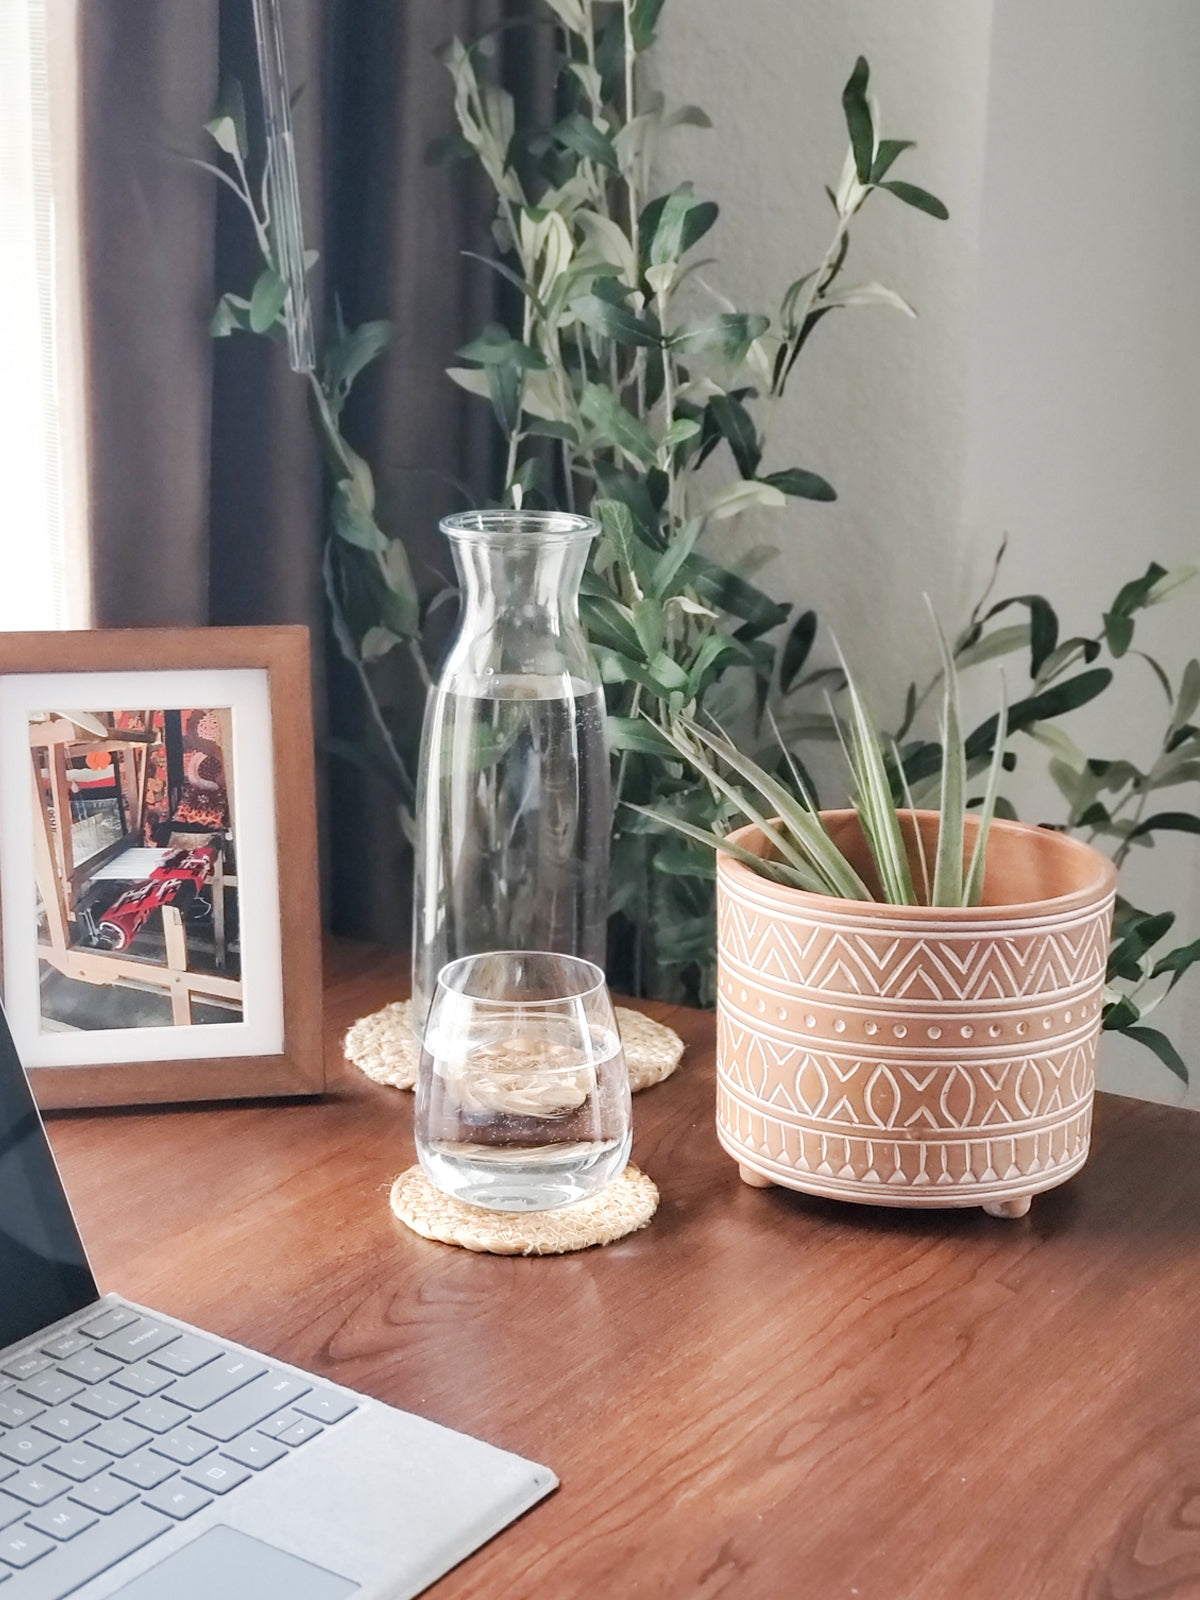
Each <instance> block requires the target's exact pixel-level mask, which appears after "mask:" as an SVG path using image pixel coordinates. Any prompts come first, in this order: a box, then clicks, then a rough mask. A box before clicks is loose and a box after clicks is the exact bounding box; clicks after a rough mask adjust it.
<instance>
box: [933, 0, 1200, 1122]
mask: <svg viewBox="0 0 1200 1600" xmlns="http://www.w3.org/2000/svg"><path fill="white" fill-rule="evenodd" d="M1198 71H1200V7H1198V6H1196V4H1195V3H1194V0H1143V3H1142V4H1141V5H1138V6H1126V5H1122V4H1120V3H1119V0H1056V3H1055V4H1054V5H1052V6H1047V5H1045V4H1044V3H1040V0H1005V3H1004V4H1003V5H1002V6H997V7H996V17H995V31H994V36H993V49H992V77H991V93H990V99H989V109H988V141H987V157H986V163H985V169H984V186H983V222H982V236H981V252H980V279H979V299H978V312H977V319H976V342H975V348H974V384H973V391H972V403H971V407H970V430H969V434H970V449H969V454H968V472H967V489H968V492H967V501H966V523H965V526H966V531H967V536H968V538H969V539H971V540H972V541H974V542H976V543H980V544H986V543H988V542H990V541H992V540H994V539H995V537H996V536H997V534H998V533H999V531H1000V530H1001V529H1008V530H1009V532H1010V533H1011V535H1012V540H1013V544H1012V570H1011V573H1010V578H1011V580H1012V586H1013V588H1014V589H1016V590H1018V591H1019V590H1020V589H1021V588H1024V587H1026V586H1034V585H1036V586H1037V587H1038V588H1039V589H1041V590H1043V591H1044V592H1045V593H1047V594H1048V595H1050V596H1052V597H1053V598H1054V599H1055V600H1056V603H1058V604H1059V605H1060V608H1061V612H1062V617H1063V623H1064V626H1065V627H1068V628H1070V630H1071V631H1072V632H1074V631H1077V630H1079V629H1081V628H1085V627H1086V628H1089V629H1092V628H1094V627H1095V626H1096V621H1097V619H1098V616H1099V614H1100V612H1101V611H1103V609H1104V608H1105V607H1106V606H1107V604H1108V603H1109V602H1110V601H1111V599H1112V598H1113V595H1114V594H1115V592H1116V589H1117V587H1118V585H1119V584H1120V583H1121V582H1122V581H1124V579H1126V578H1127V577H1132V576H1134V575H1135V574H1136V573H1137V572H1139V571H1141V570H1142V569H1143V568H1144V566H1145V564H1146V562H1147V561H1148V560H1150V559H1151V558H1152V557H1153V558H1156V559H1158V560H1159V561H1161V562H1163V563H1164V564H1166V565H1168V566H1169V565H1172V564H1174V563H1176V562H1180V561H1185V560H1187V559H1189V558H1195V557H1196V556H1197V555H1200V526H1198V518H1197V509H1198V507H1200V452H1198V451H1197V448H1196V437H1197V434H1198V433H1200V310H1198V309H1197V300H1196V293H1195V285H1194V279H1195V262H1196V257H1197V252H1198V250H1200V186H1198V185H1197V182H1196V173H1195V152H1196V150H1197V149H1200V96H1198V95H1197V93H1196V77H1197V72H1198ZM1138 643H1139V644H1141V645H1142V646H1143V647H1144V648H1146V649H1151V650H1153V651H1154V652H1155V653H1156V654H1157V653H1159V652H1161V654H1162V656H1163V659H1164V661H1166V662H1167V663H1168V664H1169V665H1170V666H1171V667H1172V668H1173V669H1177V668H1178V667H1179V666H1180V665H1182V663H1183V662H1184V661H1185V660H1186V659H1187V657H1188V655H1197V654H1200V598H1198V597H1197V595H1196V594H1192V593H1188V594H1187V595H1186V597H1184V598H1181V599H1180V600H1178V601H1177V602H1176V603H1175V604H1174V605H1173V606H1171V607H1170V608H1164V609H1162V610H1156V611H1154V612H1151V613H1150V614H1149V615H1148V617H1147V620H1146V623H1145V624H1144V626H1143V627H1142V628H1140V629H1139V638H1138ZM1164 706H1165V702H1164V701H1163V699H1162V696H1161V692H1160V691H1159V690H1158V689H1157V687H1156V685H1155V683H1154V680H1153V678H1152V677H1151V675H1150V673H1149V671H1148V669H1146V668H1145V667H1144V666H1143V665H1142V664H1141V663H1139V662H1138V661H1136V660H1130V661H1129V662H1128V666H1127V667H1126V668H1125V670H1124V671H1123V673H1122V678H1121V680H1120V681H1119V692H1118V691H1117V690H1114V691H1110V694H1109V696H1108V697H1106V700H1105V702H1104V710H1103V711H1102V712H1101V711H1099V710H1098V709H1097V710H1096V712H1095V714H1094V715H1092V716H1091V717H1090V719H1089V722H1088V726H1089V728H1090V731H1091V732H1092V735H1093V737H1092V739H1091V740H1090V741H1089V748H1090V749H1093V750H1094V751H1095V753H1098V754H1099V753H1104V754H1114V755H1115V754H1118V753H1120V754H1124V755H1128V756H1130V757H1131V758H1132V759H1134V760H1140V761H1142V762H1144V763H1145V764H1149V761H1150V760H1151V759H1152V757H1153V754H1154V749H1155V743H1156V735H1157V733H1158V732H1159V731H1160V730H1161V717H1162V710H1163V708H1164ZM1156 724H1157V726H1156ZM1161 800H1162V803H1161V805H1157V804H1156V805H1155V807H1154V809H1155V810H1177V809H1181V808H1182V807H1183V806H1187V807H1188V808H1189V809H1191V810H1193V811H1194V810H1196V808H1197V806H1196V802H1197V792H1196V786H1195V785H1194V784H1193V785H1191V786H1190V787H1189V788H1187V789H1173V790H1166V791H1164V792H1163V793H1162V796H1161ZM1198 844H1200V841H1198V840H1196V839H1195V838H1186V837H1182V838H1179V837H1177V838H1176V839H1174V840H1173V841H1172V840H1170V839H1169V838H1166V839H1164V840H1163V841H1161V842H1160V843H1159V844H1158V845H1156V847H1155V849H1154V850H1153V852H1145V851H1139V852H1138V853H1137V855H1136V856H1135V857H1134V858H1133V859H1132V860H1131V862H1130V864H1129V866H1128V867H1127V869H1126V872H1125V882H1124V892H1125V893H1126V894H1128V895H1130V897H1131V898H1133V899H1134V900H1135V901H1136V902H1137V903H1138V904H1142V905H1154V904H1155V900H1154V897H1155V896H1158V897H1160V898H1159V902H1158V905H1160V906H1165V905H1171V904H1173V905H1175V906H1176V907H1178V908H1180V909H1181V911H1182V912H1183V917H1182V919H1181V923H1180V928H1179V930H1177V931H1180V932H1182V934H1183V936H1184V937H1195V936H1196V934H1198V933H1200V915H1198V914H1197V911H1198V908H1200V850H1198V849H1197V845H1198ZM1192 978H1193V980H1194V981H1193V985H1192V988H1188V987H1185V988H1182V989H1180V990H1179V991H1177V993H1176V995H1175V996H1172V999H1171V1000H1170V1001H1169V1002H1168V1003H1167V1005H1165V1006H1164V1007H1163V1008H1162V1010H1161V1011H1160V1012H1159V1013H1158V1015H1157V1016H1156V1017H1155V1019H1154V1021H1155V1022H1156V1023H1157V1024H1159V1025H1161V1026H1163V1027H1165V1028H1166V1030H1167V1031H1168V1032H1169V1033H1170V1034H1171V1036H1172V1037H1173V1038H1174V1039H1175V1041H1176V1043H1177V1044H1178V1045H1179V1047H1180V1049H1181V1051H1182V1053H1183V1055H1184V1057H1185V1059H1186V1058H1188V1057H1189V1056H1191V1057H1192V1059H1193V1071H1192V1078H1193V1082H1192V1085H1191V1091H1190V1095H1189V1096H1188V1098H1189V1101H1190V1103H1191V1104H1194V1105H1197V1106H1200V1048H1197V1045H1198V1044H1200V994H1197V996H1196V998H1195V999H1193V998H1192V989H1195V990H1197V991H1200V980H1196V974H1195V973H1193V974H1192ZM1101 1079H1102V1082H1104V1083H1106V1084H1107V1086H1109V1087H1113V1088H1120V1089H1123V1090H1125V1091H1127V1092H1130V1093H1137V1094H1145V1095H1148V1096H1151V1097H1153V1098H1155V1099H1175V1098H1178V1097H1179V1096H1180V1094H1181V1092H1182V1091H1181V1090H1180V1088H1179V1087H1178V1086H1177V1085H1176V1084H1175V1080H1173V1079H1172V1078H1170V1077H1169V1076H1168V1074H1167V1073H1166V1072H1165V1070H1164V1069H1162V1068H1160V1067H1159V1066H1158V1065H1157V1064H1156V1063H1155V1062H1154V1060H1153V1058H1151V1057H1149V1056H1146V1055H1145V1054H1144V1052H1142V1051H1141V1050H1140V1049H1139V1048H1137V1047H1134V1046H1128V1045H1127V1044H1125V1042H1124V1041H1113V1040H1108V1041H1106V1044H1105V1049H1104V1051H1103V1053H1102V1058H1101Z"/></svg>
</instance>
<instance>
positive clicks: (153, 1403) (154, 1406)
mask: <svg viewBox="0 0 1200 1600" xmlns="http://www.w3.org/2000/svg"><path fill="white" fill-rule="evenodd" d="M121 1420H122V1421H123V1422H127V1423H130V1424H131V1425H132V1426H134V1427H137V1428H149V1430H150V1432H151V1433H170V1431H171V1429H172V1428H179V1427H182V1426H183V1424H184V1423H185V1422H187V1421H188V1420H189V1418H188V1414H187V1412H186V1411H185V1410H184V1409H183V1407H182V1406H176V1405H172V1404H171V1402H170V1401H169V1400H143V1401H142V1403H141V1405H138V1406H134V1408H133V1410H132V1411H130V1412H127V1413H126V1415H125V1416H124V1417H123V1418H122V1419H121Z"/></svg>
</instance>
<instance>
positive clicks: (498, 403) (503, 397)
mask: <svg viewBox="0 0 1200 1600" xmlns="http://www.w3.org/2000/svg"><path fill="white" fill-rule="evenodd" d="M483 370H484V371H485V372H486V373H487V378H488V393H489V394H490V395H491V399H492V410H493V411H494V412H495V413H496V421H497V422H498V423H499V424H500V426H501V428H502V429H503V431H504V433H505V434H506V435H508V434H512V433H515V432H516V430H517V428H518V426H519V425H520V421H521V371H520V368H519V367H515V366H511V365H509V364H508V363H505V364H504V365H503V366H499V365H496V366H487V367H485V368H484V369H483Z"/></svg>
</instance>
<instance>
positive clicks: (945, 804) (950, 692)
mask: <svg viewBox="0 0 1200 1600" xmlns="http://www.w3.org/2000/svg"><path fill="white" fill-rule="evenodd" d="M930 614H931V615H932V616H933V620H934V626H935V628H936V629H937V636H938V646H939V648H940V650H941V653H942V673H943V678H944V682H945V692H944V695H943V698H942V750H943V754H942V794H941V803H940V806H939V810H940V811H941V818H940V820H939V823H938V845H937V855H936V857H935V860H934V868H933V904H934V905H935V906H961V905H962V904H963V817H964V815H965V811H966V800H967V771H966V768H967V757H966V752H965V751H964V749H963V738H962V727H961V719H960V715H959V702H958V674H957V672H956V671H955V668H954V656H953V654H952V653H951V650H950V647H949V645H948V644H947V643H946V636H945V634H944V633H943V632H942V628H941V624H940V623H939V622H938V620H937V616H936V614H934V612H933V607H932V606H930ZM1006 729H1007V714H1006V713H1005V714H1003V715H1002V714H999V713H998V714H997V716H996V718H995V731H994V732H993V735H992V739H993V749H995V746H996V745H997V744H999V743H1000V742H1001V739H1002V735H1003V734H1004V733H1005V731H1006ZM983 870H984V869H983V866H982V865H981V866H980V868H979V871H980V875H981V880H982V873H983Z"/></svg>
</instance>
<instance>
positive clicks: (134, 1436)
mask: <svg viewBox="0 0 1200 1600" xmlns="http://www.w3.org/2000/svg"><path fill="white" fill-rule="evenodd" d="M153 1437H154V1435H153V1434H150V1433H147V1432H146V1430H145V1428H135V1427H133V1426H132V1425H131V1424H130V1423H129V1421H128V1420H127V1419H126V1418H125V1417H122V1418H121V1420H120V1421H119V1422H102V1423H101V1424H100V1426H99V1427H98V1428H97V1429H96V1431H95V1433H93V1434H92V1436H91V1438H90V1439H89V1440H88V1443H89V1444H91V1445H95V1447H96V1449H97V1450H107V1451H108V1453H109V1455H113V1456H131V1455H132V1454H133V1452H134V1451H135V1450H140V1449H141V1448H142V1446H143V1445H147V1444H149V1443H150V1440H151V1439H152V1438H153Z"/></svg>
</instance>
